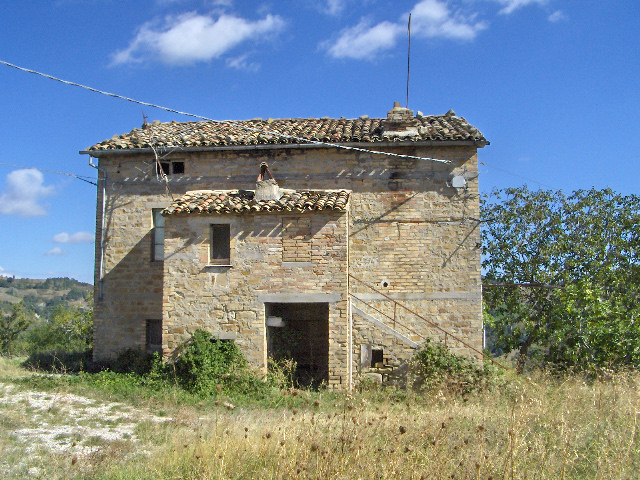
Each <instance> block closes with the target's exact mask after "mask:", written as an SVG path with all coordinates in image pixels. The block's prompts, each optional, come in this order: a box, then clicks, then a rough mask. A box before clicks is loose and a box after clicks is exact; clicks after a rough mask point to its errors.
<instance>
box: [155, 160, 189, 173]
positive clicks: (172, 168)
mask: <svg viewBox="0 0 640 480" xmlns="http://www.w3.org/2000/svg"><path fill="white" fill-rule="evenodd" d="M160 167H161V168H162V173H164V174H165V175H182V174H183V173H184V162H182V161H172V162H168V161H165V162H160ZM157 168H158V165H157V164H156V169H157ZM156 173H160V172H156Z"/></svg>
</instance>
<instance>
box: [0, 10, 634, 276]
mask: <svg viewBox="0 0 640 480" xmlns="http://www.w3.org/2000/svg"><path fill="white" fill-rule="evenodd" d="M410 12H411V13H412V42H411V90H410V97H409V107H410V108H412V109H413V110H415V111H417V110H420V111H422V112H424V114H443V113H445V112H447V111H448V110H449V109H453V110H454V111H455V112H456V114H458V115H460V116H464V117H465V118H466V119H467V120H468V121H469V122H470V123H471V124H473V125H474V126H476V127H477V128H479V129H480V131H482V132H483V133H484V135H485V136H486V137H487V139H488V140H490V142H491V145H489V146H487V147H485V148H484V149H482V150H480V161H481V162H483V163H484V164H483V165H481V166H480V171H481V175H480V186H481V189H482V190H483V191H490V190H491V189H492V188H495V187H497V188H504V187H509V186H518V185H522V184H523V183H527V184H528V185H529V187H531V188H539V187H551V188H555V189H563V190H566V191H572V190H575V189H580V188H590V187H592V186H594V187H596V188H604V187H607V186H608V187H611V188H613V189H614V190H616V191H619V192H622V193H625V194H631V193H636V191H637V187H638V184H639V180H638V175H637V173H636V169H637V166H636V165H637V164H638V163H639V162H638V158H637V157H638V153H637V152H638V148H637V146H636V142H637V140H636V139H637V138H638V130H639V128H638V118H640V53H639V52H640V28H638V19H639V18H640V2H638V1H622V0H619V1H618V0H610V1H583V0H582V1H581V0H449V1H446V0H422V1H419V0H412V1H402V0H280V1H277V2H274V1H271V2H269V1H267V2H249V1H240V0H218V1H203V0H200V1H195V0H193V1H191V0H155V1H154V0H148V1H133V0H130V1H127V2H122V1H117V0H52V1H21V0H17V1H12V2H6V3H5V4H4V5H3V14H2V24H1V26H0V60H3V61H5V62H10V63H13V64H16V65H20V66H23V67H27V68H30V69H33V70H37V71H40V72H44V73H47V74H49V75H52V76H55V77H59V78H63V79H66V80H70V81H74V82H77V83H81V84H84V85H89V86H92V87H95V88H98V89H101V90H105V91H110V92H114V93H117V94H120V95H124V96H128V97H131V98H135V99H139V100H143V101H147V102H151V103H155V104H159V105H164V106H167V107H171V108H174V109H177V110H181V111H186V112H190V113H194V114H198V115H202V116H206V117H209V118H214V119H219V120H222V119H247V118H255V117H262V118H268V117H271V118H286V117H322V116H330V117H341V116H344V117H347V118H354V117H359V116H360V115H369V116H371V117H383V116H385V115H386V112H387V111H388V110H389V109H390V108H391V107H392V105H393V102H394V101H401V102H402V104H403V105H404V103H405V100H406V70H407V64H406V62H407V19H408V15H409V13H410ZM142 110H143V108H142V107H141V106H140V105H136V104H133V103H129V102H126V101H122V100H117V99H113V98H110V97H106V96H103V95H99V94H96V93H91V92H88V91H86V90H82V89H79V88H76V87H71V86H67V85H64V84H61V83H58V82H54V81H51V80H47V79H45V78H43V77H39V76H36V75H33V74H29V73H24V72H21V71H18V70H16V69H13V68H10V67H7V66H4V65H0V113H1V118H2V122H1V128H0V163H3V164H14V165H21V166H26V167H35V168H39V169H44V170H51V171H60V172H66V173H73V174H78V175H86V176H95V171H94V170H93V169H92V168H90V167H89V166H88V157H87V156H82V155H79V154H78V151H79V150H84V149H85V148H86V147H88V146H90V145H93V144H95V143H97V142H99V141H102V140H104V139H106V138H110V137H111V136H113V135H114V134H116V133H117V134H120V133H125V132H128V131H130V130H131V129H132V128H134V127H139V126H140V125H141V124H142V113H143V112H142ZM144 114H145V115H147V116H148V117H149V120H155V119H158V120H161V121H170V120H178V121H187V120H190V119H189V118H185V117H182V118H181V117H180V116H178V115H175V114H170V113H167V112H164V111H161V110H154V109H151V108H148V107H144ZM95 199H96V189H95V187H94V186H93V185H90V184H88V183H86V182H82V181H80V180H78V179H75V178H73V177H69V176H63V175H58V174H54V173H49V172H42V171H38V170H27V169H23V168H19V167H14V166H7V165H0V246H1V247H2V248H1V249H0V274H1V275H16V276H23V277H34V278H46V277H49V276H69V277H74V278H77V279H79V280H82V281H86V282H91V281H92V272H93V231H94V225H95Z"/></svg>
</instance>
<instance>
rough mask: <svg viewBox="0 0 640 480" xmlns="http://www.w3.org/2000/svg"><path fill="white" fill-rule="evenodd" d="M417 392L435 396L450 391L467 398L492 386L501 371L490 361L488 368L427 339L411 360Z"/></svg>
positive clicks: (440, 343)
mask: <svg viewBox="0 0 640 480" xmlns="http://www.w3.org/2000/svg"><path fill="white" fill-rule="evenodd" d="M411 371H412V374H413V389H414V390H417V391H428V392H433V391H436V390H446V391H448V392H450V393H454V394H460V395H466V394H469V393H471V392H473V391H477V390H483V389H485V388H487V387H488V386H490V385H491V384H492V383H493V382H494V380H495V379H496V376H497V373H498V372H497V371H496V370H495V367H493V366H492V365H491V364H490V362H489V361H485V362H484V365H482V364H480V363H478V362H476V361H475V360H474V359H472V358H469V357H467V356H463V355H457V354H455V353H453V352H452V351H451V350H450V349H449V347H447V346H446V345H445V344H444V343H442V342H434V341H432V340H431V339H427V340H426V342H425V343H424V345H423V346H422V347H421V348H420V350H418V351H417V352H416V354H415V355H414V357H413V359H412V360H411Z"/></svg>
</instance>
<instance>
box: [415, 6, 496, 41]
mask: <svg viewBox="0 0 640 480" xmlns="http://www.w3.org/2000/svg"><path fill="white" fill-rule="evenodd" d="M486 27H487V26H486V24H485V23H484V22H476V21H475V15H470V16H464V15H463V14H462V13H461V12H460V11H455V12H452V11H451V10H449V8H448V6H447V3H446V2H443V1H440V0H422V1H421V2H419V3H418V4H416V6H415V7H413V10H412V12H411V31H412V33H413V32H415V34H416V35H417V36H422V37H444V38H452V39H457V40H473V39H474V38H475V37H476V35H477V34H478V32H480V31H482V30H484V29H485V28H486Z"/></svg>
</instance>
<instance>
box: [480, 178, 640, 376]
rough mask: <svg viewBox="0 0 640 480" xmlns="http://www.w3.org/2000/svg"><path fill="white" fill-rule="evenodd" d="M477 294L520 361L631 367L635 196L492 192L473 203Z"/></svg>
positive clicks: (639, 339)
mask: <svg viewBox="0 0 640 480" xmlns="http://www.w3.org/2000/svg"><path fill="white" fill-rule="evenodd" d="M482 216H483V253H484V259H483V272H484V281H483V292H484V301H485V304H486V306H487V311H488V313H489V314H488V315H486V321H487V323H488V324H489V326H490V327H491V328H492V330H493V334H494V335H495V339H496V345H497V347H498V348H500V349H502V350H503V351H504V352H511V351H514V350H515V351H517V352H518V354H519V359H520V364H521V365H522V363H523V362H524V359H525V358H527V357H528V356H538V357H540V358H541V359H542V360H544V361H546V362H551V363H554V364H556V365H558V366H561V367H574V368H593V367H603V366H624V365H627V366H640V325H639V324H638V321H639V319H640V307H639V306H638V303H639V302H638V299H639V298H640V258H639V257H638V253H639V249H640V198H639V197H637V196H635V195H628V196H623V195H619V194H615V193H614V192H612V191H611V190H609V189H605V190H595V189H591V190H579V191H576V192H574V193H573V194H571V195H568V196H566V195H564V194H563V193H562V192H553V191H543V190H540V191H531V190H528V189H527V188H526V187H521V188H510V189H505V190H496V191H494V192H492V193H491V194H490V195H488V196H486V197H485V198H484V199H483V202H482Z"/></svg>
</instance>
